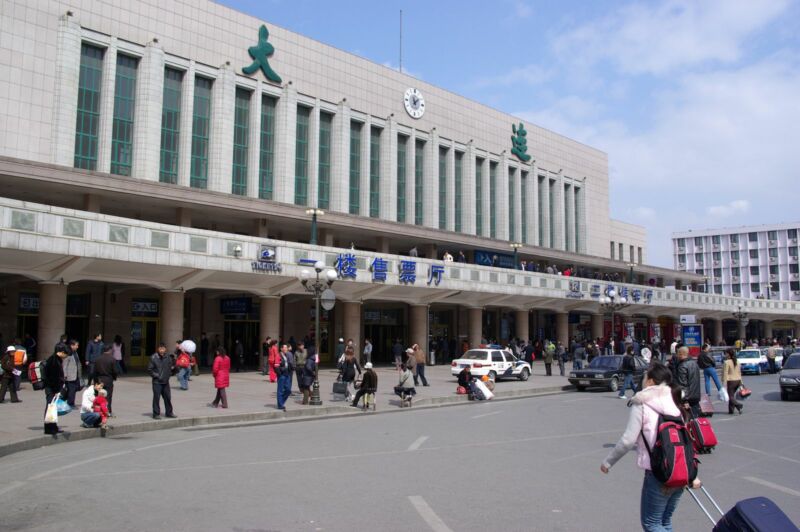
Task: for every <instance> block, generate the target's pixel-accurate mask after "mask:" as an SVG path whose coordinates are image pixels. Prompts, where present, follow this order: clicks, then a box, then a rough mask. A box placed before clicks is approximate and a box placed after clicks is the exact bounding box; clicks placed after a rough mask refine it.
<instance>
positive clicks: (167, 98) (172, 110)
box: [158, 67, 183, 185]
mask: <svg viewBox="0 0 800 532" xmlns="http://www.w3.org/2000/svg"><path fill="white" fill-rule="evenodd" d="M182 87H183V72H181V71H180V70H176V69H174V68H169V67H167V68H165V69H164V103H163V106H162V109H161V163H160V164H159V174H158V179H159V181H161V182H162V183H171V184H173V185H175V184H177V183H178V160H179V159H178V146H179V144H180V133H181V91H182Z"/></svg>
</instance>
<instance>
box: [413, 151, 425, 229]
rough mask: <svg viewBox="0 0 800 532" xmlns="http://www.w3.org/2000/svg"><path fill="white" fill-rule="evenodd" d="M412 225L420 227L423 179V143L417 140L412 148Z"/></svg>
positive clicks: (421, 220)
mask: <svg viewBox="0 0 800 532" xmlns="http://www.w3.org/2000/svg"><path fill="white" fill-rule="evenodd" d="M414 152H415V153H414V224H415V225H422V222H423V219H424V218H423V216H422V206H423V203H422V191H423V184H424V179H425V171H424V168H425V142H424V141H421V140H418V141H417V142H416V146H414Z"/></svg>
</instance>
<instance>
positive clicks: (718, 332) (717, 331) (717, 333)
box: [714, 320, 725, 344]
mask: <svg viewBox="0 0 800 532" xmlns="http://www.w3.org/2000/svg"><path fill="white" fill-rule="evenodd" d="M722 336H723V333H722V320H714V342H715V343H717V344H718V343H720V342H722V341H724V340H725V338H723V337H722Z"/></svg>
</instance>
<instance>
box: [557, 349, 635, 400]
mask: <svg viewBox="0 0 800 532" xmlns="http://www.w3.org/2000/svg"><path fill="white" fill-rule="evenodd" d="M622 359H623V356H622V355H604V356H599V357H595V358H594V359H593V360H592V361H591V362H590V363H589V367H587V368H584V369H578V370H574V371H572V372H570V374H569V377H568V380H569V382H570V384H573V385H574V386H575V387H576V388H577V389H578V391H581V392H582V391H583V390H585V389H586V388H589V387H604V388H608V389H609V390H611V391H612V392H616V391H617V390H619V386H620V385H621V384H622V383H623V382H624V380H625V375H623V374H622V372H621V371H620V367H621V366H622ZM633 360H634V363H635V364H636V369H635V370H634V373H633V382H634V384H636V389H637V390H641V389H642V379H643V378H644V372H645V370H646V369H647V363H646V362H645V360H644V359H643V358H642V357H633Z"/></svg>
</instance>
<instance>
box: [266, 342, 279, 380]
mask: <svg viewBox="0 0 800 532" xmlns="http://www.w3.org/2000/svg"><path fill="white" fill-rule="evenodd" d="M279 358H280V355H278V342H276V341H275V340H272V343H271V344H270V346H269V356H268V357H267V362H269V382H277V380H278V374H277V373H275V364H276V363H277V361H278V359H279Z"/></svg>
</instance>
